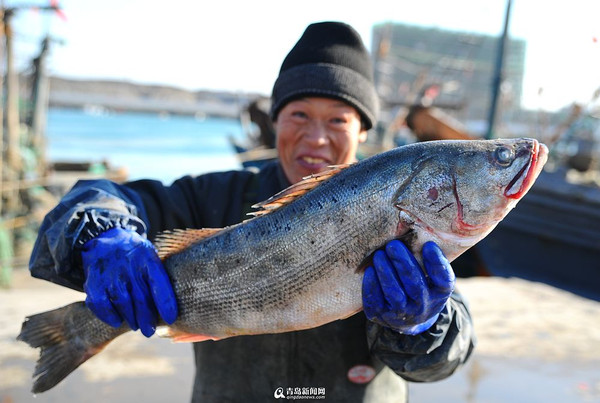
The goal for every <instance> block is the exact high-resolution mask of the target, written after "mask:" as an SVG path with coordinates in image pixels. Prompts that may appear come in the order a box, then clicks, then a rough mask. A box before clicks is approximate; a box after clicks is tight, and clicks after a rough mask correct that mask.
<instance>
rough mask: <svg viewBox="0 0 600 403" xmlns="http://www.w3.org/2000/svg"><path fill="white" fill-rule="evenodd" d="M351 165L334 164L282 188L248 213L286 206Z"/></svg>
mask: <svg viewBox="0 0 600 403" xmlns="http://www.w3.org/2000/svg"><path fill="white" fill-rule="evenodd" d="M350 165H352V164H342V165H332V166H330V167H329V169H327V170H326V171H323V172H319V173H316V174H313V175H310V176H307V177H305V178H302V180H301V181H300V182H298V183H295V184H293V185H292V186H290V187H288V188H286V189H284V190H282V191H281V192H279V193H277V194H276V195H274V196H272V197H270V198H268V199H267V200H265V201H262V202H260V203H257V204H255V205H253V206H252V207H253V208H256V209H260V210H257V211H253V212H251V213H248V215H252V216H261V215H264V214H268V213H270V212H271V211H273V210H275V209H278V208H279V207H281V206H285V205H286V204H289V203H291V202H293V201H294V200H296V199H297V198H298V197H300V196H302V195H304V194H306V193H307V192H308V191H310V190H312V189H314V188H315V187H317V186H318V185H319V184H321V182H323V181H325V180H327V179H329V178H331V177H332V176H334V175H336V174H337V173H339V172H340V171H341V170H343V169H345V168H348V167H349V166H350Z"/></svg>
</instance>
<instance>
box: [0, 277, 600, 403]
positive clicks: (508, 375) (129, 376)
mask: <svg viewBox="0 0 600 403" xmlns="http://www.w3.org/2000/svg"><path fill="white" fill-rule="evenodd" d="M458 288H459V289H460V290H461V291H462V293H463V294H464V295H465V296H466V297H467V298H468V300H469V303H470V306H471V310H472V314H473V318H474V323H475V328H476V331H477V336H478V345H477V348H476V350H475V353H474V354H473V356H472V357H471V359H470V361H469V363H468V365H466V366H465V367H463V368H462V369H460V370H459V371H458V372H457V373H455V374H454V375H453V376H451V377H450V378H448V379H447V380H444V381H441V382H436V383H428V384H411V386H410V395H411V401H412V402H434V401H436V402H437V401H444V402H469V403H471V402H486V403H487V402H507V401H510V402H546V401H557V402H558V401H560V402H566V401H569V402H600V325H599V323H600V322H599V321H598V318H600V303H599V302H596V301H591V300H587V299H583V298H581V297H578V296H575V295H573V294H570V293H568V292H564V291H562V290H558V289H555V288H552V287H550V286H547V285H544V284H540V283H532V282H528V281H524V280H520V279H503V278H471V279H459V280H458ZM83 298H84V297H83V294H81V293H78V292H75V291H72V290H69V289H66V288H63V287H59V286H56V285H53V284H50V283H47V282H45V281H41V280H36V279H32V278H30V277H29V274H28V272H27V271H26V270H18V271H15V272H14V273H13V282H12V287H11V288H10V289H5V290H0V403H21V402H23V403H26V402H37V403H47V402H48V403H50V402H79V401H87V402H91V403H93V402H104V401H112V402H129V401H132V400H134V399H135V400H138V401H144V402H145V403H151V402H163V401H171V402H186V401H189V397H190V393H191V385H192V378H193V375H194V365H193V362H192V347H191V345H189V344H173V343H171V342H169V341H168V340H162V339H159V338H156V337H153V338H151V339H146V338H144V337H143V336H141V335H140V334H139V332H138V333H130V334H126V335H124V336H121V337H119V338H118V339H117V340H115V341H114V342H113V343H111V344H110V345H109V346H108V347H107V348H106V350H105V351H103V352H102V353H101V354H99V355H98V356H96V357H94V358H93V359H91V360H90V361H88V362H86V363H85V364H83V365H82V366H81V367H80V368H78V369H77V370H76V371H75V372H74V373H73V374H71V375H70V376H69V377H67V379H65V380H64V381H63V382H62V383H61V384H59V385H58V386H57V387H55V388H54V389H52V390H50V391H48V392H45V393H43V394H40V395H38V396H33V395H32V394H31V393H30V392H29V389H30V388H31V374H32V373H33V368H34V365H35V361H36V359H37V354H38V353H37V351H36V350H34V349H32V348H30V347H28V346H27V345H26V344H24V343H22V342H17V341H16V340H15V338H16V336H17V334H18V333H19V330H20V326H21V322H22V321H23V318H24V317H25V316H27V315H30V314H33V313H38V312H42V311H46V310H49V309H52V308H55V307H59V306H62V305H65V304H68V303H70V302H74V301H78V300H82V299H83Z"/></svg>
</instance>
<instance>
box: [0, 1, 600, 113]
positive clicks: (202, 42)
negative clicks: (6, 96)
mask: <svg viewBox="0 0 600 403" xmlns="http://www.w3.org/2000/svg"><path fill="white" fill-rule="evenodd" d="M24 3H27V4H31V3H37V4H47V2H46V1H42V0H29V1H25V0H24V1H16V0H4V4H5V6H14V5H19V4H24ZM60 5H61V7H62V8H63V10H64V13H65V14H66V16H67V20H66V21H63V20H62V19H60V18H57V17H48V15H46V14H45V13H40V12H35V11H23V12H19V13H18V15H17V16H16V18H15V19H14V26H13V28H14V30H15V32H16V43H15V45H16V50H17V52H18V61H19V64H20V65H21V66H22V65H25V63H27V62H28V61H30V60H31V57H32V56H33V55H34V54H35V53H36V52H37V49H38V46H39V43H38V40H39V38H40V37H41V36H42V35H43V34H44V33H45V32H47V31H50V32H51V34H52V35H53V36H55V37H57V38H59V39H61V40H62V41H63V44H62V45H59V44H55V45H54V46H53V47H52V51H51V54H50V59H49V70H50V73H51V74H53V75H58V76H63V77H74V78H110V79H124V80H130V81H134V82H139V83H157V84H168V85H174V86H177V87H182V88H187V89H192V90H200V89H210V90H230V91H242V92H260V93H264V94H269V93H270V90H271V86H272V84H273V82H274V80H275V78H276V77H277V72H278V70H279V66H280V64H281V61H282V60H283V58H284V57H285V55H286V53H287V52H288V51H289V49H290V48H291V47H292V45H293V44H294V43H295V41H296V40H297V39H298V38H299V37H300V35H301V34H302V32H303V31H304V29H305V27H306V26H307V25H308V24H310V23H311V22H315V21H323V20H338V21H345V22H347V23H349V24H351V25H353V26H354V27H355V28H356V29H357V30H358V31H359V33H360V34H361V35H362V37H363V40H364V41H365V43H366V45H367V47H368V48H370V46H371V27H372V26H373V24H376V23H381V22H387V21H394V22H402V23H409V24H417V25H422V26H427V27H440V28H449V29H454V30H464V31H467V32H480V33H487V34H493V35H500V33H501V31H502V26H503V20H504V11H505V8H506V0H452V1H450V0H421V1H414V0H410V1H409V0H399V1H389V0H363V1H355V0H345V1H338V0H318V1H317V0H303V1H299V2H298V1H297V2H291V1H285V0H253V1H247V0H243V1H242V0H239V1H227V0H222V1H210V2H207V1H183V0H169V1H157V0H144V1H143V0H96V1H91V0H62V1H60ZM599 16H600V1H597V0H569V1H545V0H513V7H512V16H511V24H510V32H511V35H513V36H515V37H519V38H523V39H526V40H527V41H528V45H527V49H528V53H527V59H526V72H525V82H524V98H523V99H524V104H525V106H526V107H529V108H543V109H550V110H553V109H557V108H560V107H563V106H565V105H569V104H570V103H572V102H574V101H578V102H585V101H587V100H589V98H590V97H591V95H592V93H593V92H594V90H595V89H596V88H598V87H600V73H598V72H600V24H599V23H598V20H599ZM539 88H543V92H541V95H540V92H539V91H538V90H539Z"/></svg>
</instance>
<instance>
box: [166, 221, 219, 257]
mask: <svg viewBox="0 0 600 403" xmlns="http://www.w3.org/2000/svg"><path fill="white" fill-rule="evenodd" d="M222 230H223V229H222V228H202V229H175V230H173V231H165V232H161V233H160V234H158V235H157V236H156V241H155V243H154V246H155V247H156V250H157V253H158V257H159V258H160V259H161V260H164V259H166V258H168V257H169V256H171V255H174V254H176V253H178V252H181V251H182V250H183V249H185V248H187V247H189V246H190V245H192V244H194V243H196V242H198V241H201V240H203V239H206V238H208V237H210V236H212V235H214V234H216V233H217V232H221V231H222Z"/></svg>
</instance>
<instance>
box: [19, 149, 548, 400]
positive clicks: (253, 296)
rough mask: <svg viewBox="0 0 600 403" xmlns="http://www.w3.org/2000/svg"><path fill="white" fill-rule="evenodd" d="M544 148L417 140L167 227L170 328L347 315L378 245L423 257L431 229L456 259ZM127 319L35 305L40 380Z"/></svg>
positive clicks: (268, 326) (203, 335) (180, 331)
mask: <svg viewBox="0 0 600 403" xmlns="http://www.w3.org/2000/svg"><path fill="white" fill-rule="evenodd" d="M546 158H547V149H546V147H545V146H544V145H540V144H539V143H538V142H537V141H536V140H532V139H514V140H513V139H510V140H489V141H486V140H477V141H436V142H427V143H418V144H412V145H408V146H404V147H400V148H396V149H393V150H390V151H388V152H386V153H382V154H379V155H376V156H374V157H371V158H368V159H366V160H363V161H361V162H359V163H356V164H353V165H350V166H349V167H347V168H343V169H342V168H337V169H335V170H334V171H332V172H336V173H335V174H331V175H330V174H329V173H321V174H317V175H315V176H314V177H310V178H307V179H306V180H305V181H303V182H300V183H299V184H296V185H294V186H292V187H291V188H289V189H287V190H285V191H284V192H282V193H281V194H279V195H276V196H274V197H273V198H271V199H269V200H267V201H265V202H263V203H261V204H260V207H261V208H262V210H260V211H258V212H257V217H255V218H252V219H249V220H247V221H245V222H243V223H241V224H238V225H234V226H231V227H228V228H225V229H222V230H200V235H201V236H196V238H197V239H195V240H194V241H193V242H190V241H189V240H182V239H183V238H185V237H188V236H189V233H188V232H187V231H179V232H174V233H172V234H167V235H165V236H164V237H163V239H162V240H161V241H160V244H161V246H160V250H162V251H163V252H161V256H162V257H163V263H164V266H165V268H166V270H167V272H168V274H169V276H170V278H171V281H172V283H173V287H174V290H175V294H176V296H177V299H178V306H179V316H178V318H177V320H176V321H175V323H173V324H172V325H169V326H168V327H165V328H164V329H163V330H164V331H163V333H164V334H165V335H166V336H168V337H172V338H173V339H174V340H177V341H199V340H203V339H221V338H225V337H231V336H236V335H244V334H262V333H279V332H287V331H293V330H300V329H306V328H311V327H316V326H319V325H322V324H324V323H327V322H331V321H333V320H336V319H341V318H345V317H348V316H350V315H352V314H354V313H356V312H358V311H360V310H361V308H362V298H361V285H362V273H363V272H362V270H361V268H362V267H364V265H365V263H366V262H368V257H369V256H370V254H371V253H372V252H373V251H374V250H376V249H378V248H380V247H381V246H382V245H384V244H385V243H386V242H387V241H389V240H391V239H395V238H401V239H403V240H404V242H406V243H407V244H408V245H409V247H410V248H411V250H412V251H413V252H414V253H415V256H416V257H417V258H418V257H419V256H420V251H421V247H422V245H423V244H424V243H425V242H427V241H429V240H432V241H435V242H437V243H438V245H439V246H440V247H441V249H442V250H443V251H444V253H445V254H446V256H447V257H448V259H449V260H450V261H451V260H453V259H454V258H456V257H457V256H458V255H460V254H461V253H463V252H464V251H465V250H467V249H468V248H469V247H471V246H472V245H474V244H475V243H477V242H478V241H479V240H480V239H482V238H483V237H485V235H487V234H488V233H489V232H490V231H491V230H492V229H493V228H494V227H495V226H496V224H497V223H498V222H499V221H500V220H501V219H502V218H503V217H504V216H505V215H506V214H507V213H508V212H509V211H510V209H511V208H512V207H514V205H515V204H516V202H517V201H518V200H519V199H520V198H521V197H522V196H523V195H524V194H525V193H526V192H527V190H528V189H529V188H530V187H531V185H532V184H533V182H534V181H535V178H536V177H537V175H538V174H539V172H540V171H541V169H542V167H543V165H544V163H545V161H546ZM338 171H339V172H338ZM196 231H198V230H196ZM181 245H184V246H183V247H182V246H181ZM126 331H128V329H127V328H126V326H122V327H121V328H118V329H114V328H111V327H110V326H108V325H105V324H104V323H103V322H101V321H100V320H98V319H97V318H96V317H95V316H94V315H93V313H91V311H89V310H88V309H87V308H86V307H85V305H84V304H83V303H75V304H71V305H67V306H66V307H63V308H59V309H57V310H54V311H50V312H45V313H41V314H38V315H34V316H31V317H28V318H27V319H26V321H25V322H24V324H23V329H22V331H21V334H20V335H19V339H21V340H23V341H25V342H27V343H29V344H30V345H32V346H34V347H41V349H42V353H41V357H40V360H39V361H38V365H37V367H36V372H35V373H34V376H35V377H37V378H36V380H35V383H34V391H36V392H41V391H44V390H47V389H49V388H51V387H53V386H54V385H55V384H56V383H58V382H60V381H61V380H62V379H63V378H64V377H66V376H67V375H68V373H70V372H71V371H73V370H74V369H75V368H76V367H77V366H78V365H80V364H81V363H82V362H83V361H85V359H87V358H89V357H90V356H92V355H93V354H95V353H97V352H98V351H100V350H101V348H102V347H103V346H104V345H105V344H107V343H108V342H110V340H112V339H113V338H115V337H117V336H118V335H119V334H122V333H124V332H126ZM99 335H101V336H99ZM98 339H101V340H98ZM57 346H58V347H57ZM59 347H60V348H59ZM56 362H61V368H62V370H61V371H60V372H59V373H56V372H54V371H55V370H54V369H53V365H51V364H52V363H56ZM54 366H55V365H54Z"/></svg>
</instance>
